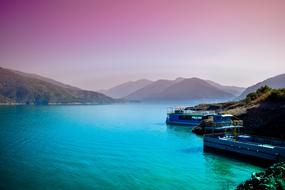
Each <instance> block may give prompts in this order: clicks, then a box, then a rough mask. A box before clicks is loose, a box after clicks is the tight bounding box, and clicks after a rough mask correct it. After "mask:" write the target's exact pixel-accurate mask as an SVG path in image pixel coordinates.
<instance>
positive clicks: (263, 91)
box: [245, 85, 272, 103]
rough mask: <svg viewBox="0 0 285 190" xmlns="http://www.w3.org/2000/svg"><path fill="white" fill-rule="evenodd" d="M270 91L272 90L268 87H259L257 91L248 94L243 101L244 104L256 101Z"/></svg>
mask: <svg viewBox="0 0 285 190" xmlns="http://www.w3.org/2000/svg"><path fill="white" fill-rule="evenodd" d="M271 91H272V88H270V87H269V86H267V85H265V86H262V87H260V88H259V89H257V90H256V91H255V92H252V93H249V94H248V95H247V96H246V98H245V101H246V103H250V102H252V101H254V100H257V99H258V98H259V97H261V96H263V95H265V94H268V93H270V92H271Z"/></svg>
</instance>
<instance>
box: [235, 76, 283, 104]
mask: <svg viewBox="0 0 285 190" xmlns="http://www.w3.org/2000/svg"><path fill="white" fill-rule="evenodd" d="M265 85H267V86H270V87H271V88H285V74H281V75H277V76H274V77H272V78H269V79H266V80H264V81H262V82H259V83H257V84H255V85H253V86H250V87H248V88H247V89H245V90H244V91H243V93H242V94H241V95H240V96H239V98H238V99H244V98H245V97H246V95H247V94H249V93H251V92H254V91H256V90H257V89H258V88H260V87H262V86H265Z"/></svg>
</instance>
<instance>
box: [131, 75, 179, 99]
mask: <svg viewBox="0 0 285 190" xmlns="http://www.w3.org/2000/svg"><path fill="white" fill-rule="evenodd" d="M178 80H179V81H180V79H178ZM175 82H178V81H176V80H174V81H172V80H157V81H155V82H153V83H151V84H149V85H147V86H145V87H143V88H141V89H139V90H137V91H135V92H133V93H131V94H130V95H128V96H127V97H126V99H128V100H145V99H147V98H149V97H152V96H154V95H156V94H159V93H161V92H163V90H165V89H166V88H168V87H169V86H171V85H172V84H174V83H175Z"/></svg>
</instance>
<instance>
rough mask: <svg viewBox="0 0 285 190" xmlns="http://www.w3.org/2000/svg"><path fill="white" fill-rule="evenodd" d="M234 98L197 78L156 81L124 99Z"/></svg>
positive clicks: (180, 99) (181, 99)
mask: <svg viewBox="0 0 285 190" xmlns="http://www.w3.org/2000/svg"><path fill="white" fill-rule="evenodd" d="M234 97H235V96H234V95H233V94H231V93H228V92H226V91H225V90H222V89H220V88H218V87H216V86H214V85H211V84H209V82H207V81H205V80H202V79H199V78H188V79H185V78H178V79H176V80H158V81H155V82H153V83H151V84H150V85H147V86H145V87H144V88H142V89H139V90H137V91H136V92H134V93H132V94H130V95H129V96H127V97H126V99H128V100H140V101H183V100H230V99H233V98H234Z"/></svg>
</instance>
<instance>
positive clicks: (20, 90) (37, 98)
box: [0, 67, 117, 104]
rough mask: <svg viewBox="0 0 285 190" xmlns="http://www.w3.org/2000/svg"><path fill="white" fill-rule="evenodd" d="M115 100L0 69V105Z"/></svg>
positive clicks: (41, 78) (49, 80)
mask: <svg viewBox="0 0 285 190" xmlns="http://www.w3.org/2000/svg"><path fill="white" fill-rule="evenodd" d="M116 101H117V100H115V99H113V98H110V97H108V96H105V95H104V94H101V93H98V92H93V91H87V90H81V89H79V88H76V87H72V86H69V85H65V84H62V83H60V82H57V81H55V80H52V79H48V78H45V77H41V76H39V75H35V74H27V73H23V72H19V71H14V70H10V69H5V68H1V67H0V103H2V104H3V103H4V104H5V103H6V104H9V103H20V104H61V103H63V104H105V103H114V102H116Z"/></svg>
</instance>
